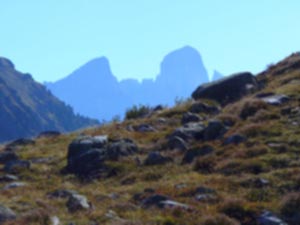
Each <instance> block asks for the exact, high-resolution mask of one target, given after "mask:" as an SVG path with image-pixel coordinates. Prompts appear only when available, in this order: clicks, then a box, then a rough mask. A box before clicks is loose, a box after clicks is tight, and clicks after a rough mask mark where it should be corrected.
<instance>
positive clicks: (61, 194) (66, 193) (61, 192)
mask: <svg viewBox="0 0 300 225" xmlns="http://www.w3.org/2000/svg"><path fill="white" fill-rule="evenodd" d="M77 194H78V193H77V191H74V190H66V189H58V190H55V191H53V192H49V193H48V194H47V196H48V198H70V197H71V196H72V195H77Z"/></svg>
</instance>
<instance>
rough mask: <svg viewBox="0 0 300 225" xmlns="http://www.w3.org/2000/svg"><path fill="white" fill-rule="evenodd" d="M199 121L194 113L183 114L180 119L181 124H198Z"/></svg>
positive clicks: (198, 117)
mask: <svg viewBox="0 0 300 225" xmlns="http://www.w3.org/2000/svg"><path fill="white" fill-rule="evenodd" d="M200 120H201V118H200V116H198V115H197V114H195V113H191V112H187V113H184V114H183V116H182V119H181V123H182V124H186V123H190V122H199V121H200Z"/></svg>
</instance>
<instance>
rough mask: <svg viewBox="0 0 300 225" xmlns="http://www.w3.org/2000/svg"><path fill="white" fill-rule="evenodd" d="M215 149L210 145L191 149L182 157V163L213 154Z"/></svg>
mask: <svg viewBox="0 0 300 225" xmlns="http://www.w3.org/2000/svg"><path fill="white" fill-rule="evenodd" d="M213 151H214V149H213V148H212V147H211V146H209V145H205V146H203V147H201V148H196V149H192V150H189V151H187V152H186V153H185V155H184V157H183V159H182V164H186V163H192V162H193V161H194V159H195V158H197V157H200V156H204V155H208V154H211V153H212V152H213Z"/></svg>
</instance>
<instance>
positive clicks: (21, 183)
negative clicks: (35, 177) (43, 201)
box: [2, 182, 27, 191]
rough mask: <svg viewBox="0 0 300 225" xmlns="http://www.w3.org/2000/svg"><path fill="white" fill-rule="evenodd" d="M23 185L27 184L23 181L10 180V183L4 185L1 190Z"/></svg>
mask: <svg viewBox="0 0 300 225" xmlns="http://www.w3.org/2000/svg"><path fill="white" fill-rule="evenodd" d="M24 186H27V184H26V183H24V182H12V183H9V184H7V185H5V186H4V187H3V188H2V190H4V191H5V190H9V189H13V188H18V187H24Z"/></svg>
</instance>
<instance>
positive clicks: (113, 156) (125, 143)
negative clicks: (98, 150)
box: [107, 139, 138, 160]
mask: <svg viewBox="0 0 300 225" xmlns="http://www.w3.org/2000/svg"><path fill="white" fill-rule="evenodd" d="M137 152H138V147H137V145H136V144H135V143H134V142H133V141H132V140H130V139H121V140H116V141H114V142H112V143H111V144H109V146H108V150H107V155H108V159H110V160H118V159H119V158H120V157H121V156H129V155H133V154H135V153H137Z"/></svg>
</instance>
